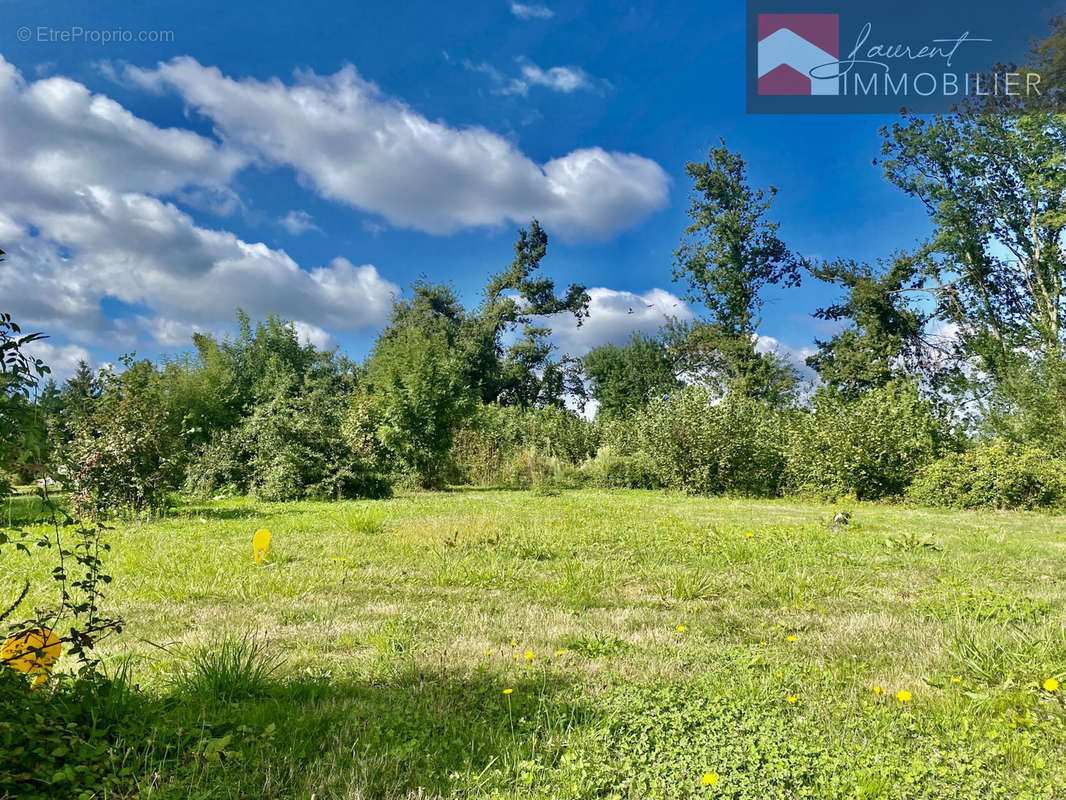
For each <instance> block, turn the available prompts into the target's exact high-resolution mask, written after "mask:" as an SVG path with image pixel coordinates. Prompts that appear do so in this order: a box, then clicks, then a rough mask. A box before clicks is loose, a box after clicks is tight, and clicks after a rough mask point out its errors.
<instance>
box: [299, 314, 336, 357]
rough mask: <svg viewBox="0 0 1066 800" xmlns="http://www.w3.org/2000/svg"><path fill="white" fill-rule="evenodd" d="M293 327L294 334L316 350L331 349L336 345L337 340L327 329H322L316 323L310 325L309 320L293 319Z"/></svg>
mask: <svg viewBox="0 0 1066 800" xmlns="http://www.w3.org/2000/svg"><path fill="white" fill-rule="evenodd" d="M293 327H294V328H295V329H296V335H297V337H299V339H300V341H301V342H309V343H310V344H313V345H314V346H315V348H316V349H318V350H333V349H334V348H335V347H336V346H337V340H336V339H334V338H333V337H332V336H331V335H330V333H329V331H326V330H323V329H322V328H320V327H318V326H317V325H312V324H311V323H310V322H303V321H302V320H294V321H293Z"/></svg>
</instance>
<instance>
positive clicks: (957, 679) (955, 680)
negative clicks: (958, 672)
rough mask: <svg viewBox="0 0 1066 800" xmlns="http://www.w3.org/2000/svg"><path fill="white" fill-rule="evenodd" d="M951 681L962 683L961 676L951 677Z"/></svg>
mask: <svg viewBox="0 0 1066 800" xmlns="http://www.w3.org/2000/svg"><path fill="white" fill-rule="evenodd" d="M951 682H952V683H962V678H952V679H951Z"/></svg>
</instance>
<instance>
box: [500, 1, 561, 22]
mask: <svg viewBox="0 0 1066 800" xmlns="http://www.w3.org/2000/svg"><path fill="white" fill-rule="evenodd" d="M511 13H512V14H514V15H515V16H516V17H518V18H519V19H551V18H552V17H554V16H555V12H554V11H552V10H551V9H550V8H548V7H547V6H542V5H537V4H532V3H511Z"/></svg>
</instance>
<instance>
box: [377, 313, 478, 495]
mask: <svg viewBox="0 0 1066 800" xmlns="http://www.w3.org/2000/svg"><path fill="white" fill-rule="evenodd" d="M386 334H387V335H386ZM367 369H368V376H369V381H370V389H371V393H372V395H373V398H374V401H375V404H376V405H377V410H378V413H379V415H380V423H379V427H378V430H377V435H378V438H379V439H380V441H381V442H382V444H383V445H384V446H385V447H386V448H388V449H389V450H390V451H391V452H392V453H393V454H394V455H395V458H396V460H397V461H398V462H399V463H400V464H401V465H402V467H403V469H404V470H405V471H406V472H407V474H408V475H409V476H410V478H411V480H412V481H413V482H414V483H415V484H416V485H417V486H419V487H421V488H439V487H441V486H442V485H443V483H444V478H445V467H446V466H447V462H448V455H449V451H450V449H451V445H452V440H453V438H454V436H455V432H456V431H457V430H458V429H459V427H460V425H462V423H463V421H464V420H465V419H466V418H467V416H468V415H469V413H470V410H471V408H472V399H473V398H472V394H471V391H470V387H469V385H468V384H467V382H466V376H465V373H464V365H463V364H462V362H461V361H460V359H459V357H458V355H457V353H456V352H455V351H454V350H453V349H451V348H450V347H449V346H448V341H447V338H446V336H445V335H444V334H443V333H441V332H431V331H427V330H424V329H422V328H417V327H405V328H397V327H396V326H395V324H394V325H392V326H390V328H389V329H388V330H387V331H386V333H385V334H382V336H381V337H379V338H378V341H377V344H376V345H375V346H374V350H373V352H372V353H371V355H370V358H369V361H368V366H367Z"/></svg>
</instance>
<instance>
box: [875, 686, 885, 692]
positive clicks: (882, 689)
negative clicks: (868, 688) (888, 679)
mask: <svg viewBox="0 0 1066 800" xmlns="http://www.w3.org/2000/svg"><path fill="white" fill-rule="evenodd" d="M884 691H885V687H883V686H875V687H874V694H883V693H884Z"/></svg>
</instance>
